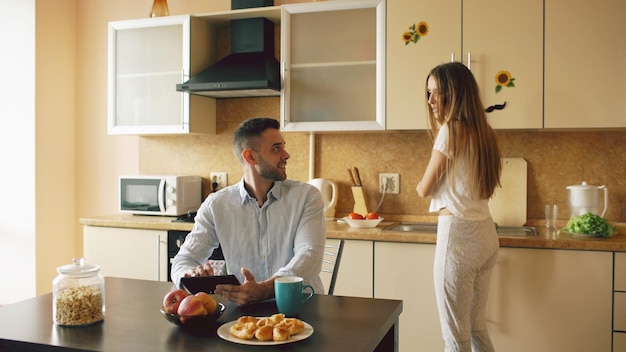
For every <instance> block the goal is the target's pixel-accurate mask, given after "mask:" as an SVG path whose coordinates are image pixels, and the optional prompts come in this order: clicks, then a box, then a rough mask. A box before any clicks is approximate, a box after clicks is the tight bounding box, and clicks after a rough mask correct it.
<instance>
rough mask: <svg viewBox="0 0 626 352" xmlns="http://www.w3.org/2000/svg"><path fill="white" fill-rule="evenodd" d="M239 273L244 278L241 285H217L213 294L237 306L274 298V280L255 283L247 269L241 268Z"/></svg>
mask: <svg viewBox="0 0 626 352" xmlns="http://www.w3.org/2000/svg"><path fill="white" fill-rule="evenodd" d="M241 273H242V274H243V276H244V277H245V280H244V282H243V283H242V284H241V285H217V286H216V287H215V293H216V294H218V295H220V296H222V297H224V298H226V299H228V300H229V301H231V302H233V303H235V304H237V305H238V306H243V305H246V304H250V303H255V302H259V301H262V300H264V299H268V298H271V297H274V278H270V279H268V280H266V281H262V282H256V281H255V279H254V276H253V275H252V273H250V271H249V270H248V269H246V268H241Z"/></svg>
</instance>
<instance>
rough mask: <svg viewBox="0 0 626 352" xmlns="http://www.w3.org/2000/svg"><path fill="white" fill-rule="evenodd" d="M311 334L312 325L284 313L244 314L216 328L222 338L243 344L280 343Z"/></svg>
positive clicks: (298, 339)
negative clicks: (258, 315)
mask: <svg viewBox="0 0 626 352" xmlns="http://www.w3.org/2000/svg"><path fill="white" fill-rule="evenodd" d="M312 334H313V327H312V326H311V325H309V324H308V323H306V322H304V321H302V320H300V319H298V318H286V317H285V315H284V314H274V315H272V316H269V317H253V316H248V315H244V316H241V317H239V319H237V320H233V321H231V322H228V323H226V324H224V325H222V326H220V327H219V329H217V335H218V336H219V337H221V338H222V339H224V340H226V341H230V342H234V343H239V344H244V345H281V344H285V343H292V342H296V341H301V340H304V339H306V338H307V337H309V336H311V335H312Z"/></svg>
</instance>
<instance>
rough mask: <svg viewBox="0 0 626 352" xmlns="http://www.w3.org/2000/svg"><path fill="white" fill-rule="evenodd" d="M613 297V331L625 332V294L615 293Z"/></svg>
mask: <svg viewBox="0 0 626 352" xmlns="http://www.w3.org/2000/svg"><path fill="white" fill-rule="evenodd" d="M614 295H615V299H614V303H613V330H617V331H625V332H626V292H615V293H614ZM623 351H626V350H623Z"/></svg>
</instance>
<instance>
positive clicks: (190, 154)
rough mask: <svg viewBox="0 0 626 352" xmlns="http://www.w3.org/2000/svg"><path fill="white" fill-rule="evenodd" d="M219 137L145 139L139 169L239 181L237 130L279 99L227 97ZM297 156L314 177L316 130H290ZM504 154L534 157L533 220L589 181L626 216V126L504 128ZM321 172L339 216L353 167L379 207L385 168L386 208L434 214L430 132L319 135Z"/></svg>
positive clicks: (301, 176)
mask: <svg viewBox="0 0 626 352" xmlns="http://www.w3.org/2000/svg"><path fill="white" fill-rule="evenodd" d="M217 116H218V117H217V119H218V120H217V134H216V135H192V136H155V137H141V138H140V143H139V159H140V165H139V171H140V172H141V173H143V174H161V173H167V174H170V173H171V174H179V175H182V174H198V175H201V176H202V177H203V178H204V182H203V193H204V195H205V196H206V195H207V194H208V192H210V181H209V174H210V172H212V171H224V172H227V173H228V184H229V185H230V184H233V183H236V182H237V181H239V179H240V178H241V177H242V171H241V167H240V165H239V164H238V162H237V161H236V159H235V157H234V155H233V153H232V149H231V135H232V132H233V130H234V129H235V127H236V126H237V125H238V124H239V123H240V122H241V121H243V120H245V119H247V118H249V117H255V116H266V117H272V118H276V119H278V118H279V116H280V100H279V98H276V97H274V98H248V99H222V100H218V103H217ZM283 136H284V137H285V140H286V142H287V145H286V147H287V151H288V152H289V153H290V154H291V158H290V159H289V161H288V166H287V173H288V175H289V178H292V179H297V180H302V181H306V180H308V179H309V145H310V139H311V135H310V134H308V133H287V132H285V133H283ZM498 137H499V139H500V146H501V150H502V156H503V157H516V158H524V159H526V161H527V162H528V210H527V216H528V218H529V219H543V218H544V214H543V212H544V205H545V204H548V203H550V204H554V203H556V204H558V205H559V207H560V211H559V218H560V219H567V218H568V217H569V214H568V210H567V190H566V188H565V187H566V186H568V185H572V184H577V183H581V182H582V181H586V182H587V183H589V184H592V185H606V186H607V187H608V189H609V209H608V211H607V213H606V215H605V217H606V218H607V219H609V220H611V221H626V211H625V208H626V182H625V176H626V166H625V161H626V130H614V131H609V130H606V131H605V130H602V131H600V130H585V131H550V130H538V131H498ZM314 138H315V168H314V170H315V172H314V176H315V177H324V178H328V179H331V180H333V181H335V182H336V183H337V185H338V187H339V200H338V203H337V215H338V216H341V215H344V214H346V213H348V212H350V211H351V210H352V207H353V204H354V202H353V199H352V193H351V190H350V181H349V177H348V173H347V169H348V168H350V167H354V166H356V167H358V168H359V171H360V173H361V178H362V180H363V187H364V191H365V196H366V198H367V200H368V203H369V204H370V207H371V208H373V207H375V206H376V204H378V202H379V200H380V194H379V193H378V190H377V189H378V188H377V187H378V174H379V173H389V172H392V173H399V174H400V194H398V195H389V194H388V195H385V198H384V200H383V203H382V205H381V208H380V210H379V213H381V214H382V215H383V216H385V217H386V218H389V219H401V218H406V217H407V216H408V217H410V216H418V215H419V216H421V215H432V214H429V213H428V203H429V201H428V200H426V199H422V198H419V197H418V196H417V193H416V192H415V185H417V182H418V181H419V179H420V178H421V176H422V173H423V171H424V168H425V167H426V164H427V162H428V158H429V156H430V148H431V145H430V141H429V138H428V135H427V133H426V132H424V131H398V132H371V133H363V132H351V133H317V134H315V135H314Z"/></svg>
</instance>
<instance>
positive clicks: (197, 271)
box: [184, 261, 213, 277]
mask: <svg viewBox="0 0 626 352" xmlns="http://www.w3.org/2000/svg"><path fill="white" fill-rule="evenodd" d="M184 276H185V277H190V276H213V267H212V266H211V264H209V262H208V261H207V262H206V263H204V265H198V266H197V267H195V268H191V269H189V270H187V272H186V273H185V274H184Z"/></svg>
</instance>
